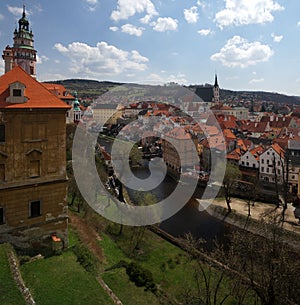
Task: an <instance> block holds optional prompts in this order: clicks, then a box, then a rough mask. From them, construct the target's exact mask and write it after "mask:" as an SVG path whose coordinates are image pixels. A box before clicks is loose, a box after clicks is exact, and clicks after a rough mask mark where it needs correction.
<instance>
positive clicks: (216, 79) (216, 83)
mask: <svg viewBox="0 0 300 305" xmlns="http://www.w3.org/2000/svg"><path fill="white" fill-rule="evenodd" d="M214 86H215V87H218V86H219V85H218V76H217V72H215V84H214Z"/></svg>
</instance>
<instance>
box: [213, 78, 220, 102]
mask: <svg viewBox="0 0 300 305" xmlns="http://www.w3.org/2000/svg"><path fill="white" fill-rule="evenodd" d="M213 94H214V103H216V104H217V103H219V102H220V88H219V84H218V77H217V74H215V84H214V87H213Z"/></svg>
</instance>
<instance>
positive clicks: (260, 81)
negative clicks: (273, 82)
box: [249, 78, 265, 84]
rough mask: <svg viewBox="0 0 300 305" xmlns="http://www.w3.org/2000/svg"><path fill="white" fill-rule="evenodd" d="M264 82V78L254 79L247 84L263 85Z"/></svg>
mask: <svg viewBox="0 0 300 305" xmlns="http://www.w3.org/2000/svg"><path fill="white" fill-rule="evenodd" d="M264 81H265V79H264V78H254V79H251V80H250V81H249V84H257V83H263V82H264Z"/></svg>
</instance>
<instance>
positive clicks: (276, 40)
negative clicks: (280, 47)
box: [271, 33, 283, 42]
mask: <svg viewBox="0 0 300 305" xmlns="http://www.w3.org/2000/svg"><path fill="white" fill-rule="evenodd" d="M271 36H272V38H273V41H274V42H280V41H281V40H282V38H283V36H282V35H275V34H274V33H272V34H271Z"/></svg>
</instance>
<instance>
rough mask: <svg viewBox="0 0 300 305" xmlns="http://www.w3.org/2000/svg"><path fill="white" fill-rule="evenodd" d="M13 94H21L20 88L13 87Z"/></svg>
mask: <svg viewBox="0 0 300 305" xmlns="http://www.w3.org/2000/svg"><path fill="white" fill-rule="evenodd" d="M13 96H22V90H21V89H13Z"/></svg>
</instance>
